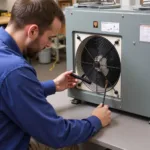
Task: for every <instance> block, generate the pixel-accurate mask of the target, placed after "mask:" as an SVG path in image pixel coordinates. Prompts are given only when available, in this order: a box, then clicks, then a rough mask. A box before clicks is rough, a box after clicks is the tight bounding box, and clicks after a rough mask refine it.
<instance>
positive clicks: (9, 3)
mask: <svg viewBox="0 0 150 150" xmlns="http://www.w3.org/2000/svg"><path fill="white" fill-rule="evenodd" d="M14 2H15V0H6V7H7V10H8V11H11V9H12V6H13V4H14Z"/></svg>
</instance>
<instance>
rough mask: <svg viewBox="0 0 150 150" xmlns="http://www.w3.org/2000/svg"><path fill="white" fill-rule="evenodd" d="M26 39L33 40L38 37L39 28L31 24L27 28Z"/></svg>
mask: <svg viewBox="0 0 150 150" xmlns="http://www.w3.org/2000/svg"><path fill="white" fill-rule="evenodd" d="M27 34H28V37H29V38H30V39H32V40H35V39H36V38H37V37H38V35H39V28H38V26H37V25H35V24H33V25H30V26H29V27H28V32H27Z"/></svg>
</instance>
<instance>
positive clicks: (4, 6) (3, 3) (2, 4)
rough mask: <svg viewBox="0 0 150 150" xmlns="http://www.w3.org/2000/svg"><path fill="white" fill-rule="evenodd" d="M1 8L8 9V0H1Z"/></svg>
mask: <svg viewBox="0 0 150 150" xmlns="http://www.w3.org/2000/svg"><path fill="white" fill-rule="evenodd" d="M0 9H6V0H0Z"/></svg>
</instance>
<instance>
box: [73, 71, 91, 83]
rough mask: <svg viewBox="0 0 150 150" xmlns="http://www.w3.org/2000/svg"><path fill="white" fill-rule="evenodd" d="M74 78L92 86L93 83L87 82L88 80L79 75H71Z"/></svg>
mask: <svg viewBox="0 0 150 150" xmlns="http://www.w3.org/2000/svg"><path fill="white" fill-rule="evenodd" d="M70 75H71V76H72V77H74V78H76V79H79V80H82V81H84V82H86V83H88V84H91V83H92V82H91V81H89V80H87V79H85V78H82V77H80V76H78V75H76V74H74V73H71V74H70Z"/></svg>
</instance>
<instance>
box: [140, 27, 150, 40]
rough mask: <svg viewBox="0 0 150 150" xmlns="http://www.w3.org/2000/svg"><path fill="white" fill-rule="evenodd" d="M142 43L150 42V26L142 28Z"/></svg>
mask: <svg viewBox="0 0 150 150" xmlns="http://www.w3.org/2000/svg"><path fill="white" fill-rule="evenodd" d="M140 41H141V42H150V25H141V26H140Z"/></svg>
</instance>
